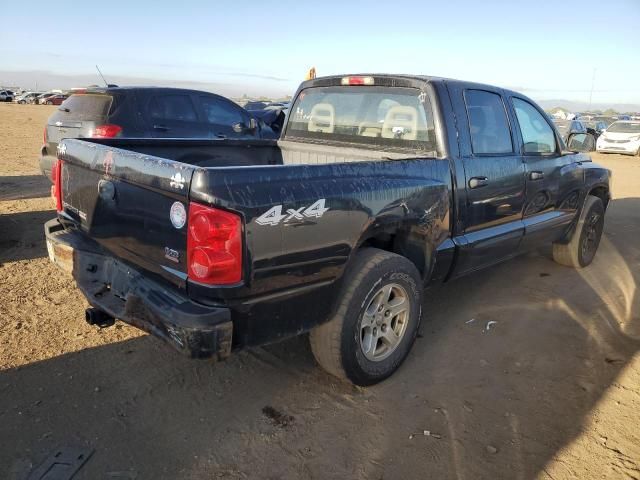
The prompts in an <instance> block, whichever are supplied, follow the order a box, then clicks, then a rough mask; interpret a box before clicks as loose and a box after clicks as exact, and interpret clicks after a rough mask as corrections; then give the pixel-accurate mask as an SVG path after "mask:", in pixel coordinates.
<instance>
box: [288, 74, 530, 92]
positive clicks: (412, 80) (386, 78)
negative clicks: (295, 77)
mask: <svg viewBox="0 0 640 480" xmlns="http://www.w3.org/2000/svg"><path fill="white" fill-rule="evenodd" d="M344 77H373V78H374V79H379V80H381V81H382V83H381V85H382V86H402V85H397V84H395V82H394V81H397V80H404V81H405V82H406V83H407V84H414V85H413V86H415V85H416V84H419V83H440V82H447V83H458V84H464V85H467V86H473V87H474V88H480V89H482V88H483V87H484V88H492V89H493V88H500V89H501V90H502V91H504V92H507V93H516V92H515V91H513V90H509V89H507V88H503V87H498V86H497V85H489V84H486V83H478V82H473V81H467V80H458V79H455V78H447V77H438V76H432V75H415V74H397V73H347V74H344V75H328V76H325V77H317V78H314V79H311V80H306V81H304V82H302V83H301V84H300V89H303V88H309V87H321V86H330V85H339V84H340V83H339V82H340V80H341V79H342V78H344ZM376 83H378V82H376ZM518 95H522V94H520V93H518Z"/></svg>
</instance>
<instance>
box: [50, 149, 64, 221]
mask: <svg viewBox="0 0 640 480" xmlns="http://www.w3.org/2000/svg"><path fill="white" fill-rule="evenodd" d="M51 180H53V186H52V187H51V196H52V197H53V198H54V199H55V202H56V211H57V212H61V211H62V160H60V159H57V160H56V163H54V164H53V168H52V169H51Z"/></svg>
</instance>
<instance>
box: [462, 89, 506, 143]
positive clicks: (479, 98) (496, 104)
mask: <svg viewBox="0 0 640 480" xmlns="http://www.w3.org/2000/svg"><path fill="white" fill-rule="evenodd" d="M464 100H465V104H466V108H467V117H468V119H469V131H470V133H471V147H472V149H473V153H474V154H475V155H495V154H498V155H500V154H508V153H512V152H513V142H512V141H511V130H510V128H509V120H508V119H507V112H506V109H505V106H504V102H503V101H502V97H501V96H500V95H498V94H497V93H493V92H487V91H485V90H466V91H465V93H464Z"/></svg>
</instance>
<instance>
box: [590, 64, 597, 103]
mask: <svg viewBox="0 0 640 480" xmlns="http://www.w3.org/2000/svg"><path fill="white" fill-rule="evenodd" d="M596 70H597V68H594V69H593V76H592V77H591V90H590V91H589V111H591V100H592V99H593V85H594V84H595V83H596Z"/></svg>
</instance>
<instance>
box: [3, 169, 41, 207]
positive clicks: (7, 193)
mask: <svg viewBox="0 0 640 480" xmlns="http://www.w3.org/2000/svg"><path fill="white" fill-rule="evenodd" d="M50 195H51V182H50V181H49V180H48V179H47V178H45V177H44V175H16V176H4V177H0V201H7V200H26V199H30V198H41V197H49V196H50Z"/></svg>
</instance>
